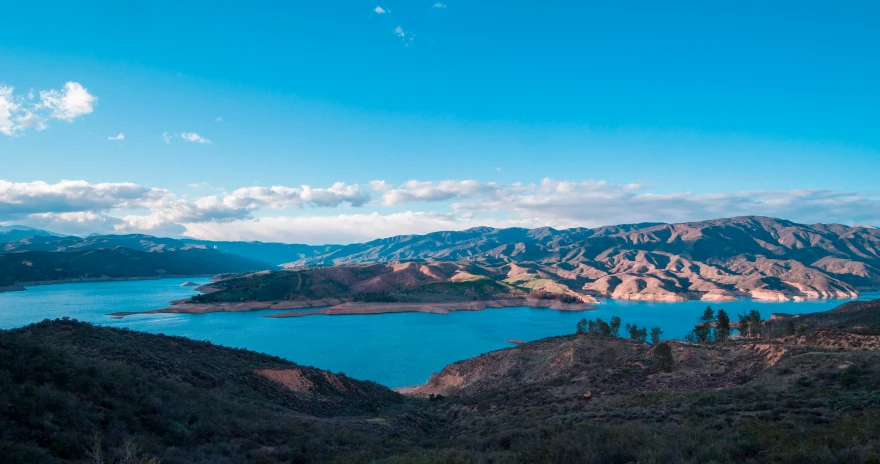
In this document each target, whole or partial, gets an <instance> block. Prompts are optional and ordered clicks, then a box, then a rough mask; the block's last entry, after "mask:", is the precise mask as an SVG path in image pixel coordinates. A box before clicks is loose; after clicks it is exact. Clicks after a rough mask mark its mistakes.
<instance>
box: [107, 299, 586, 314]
mask: <svg viewBox="0 0 880 464" xmlns="http://www.w3.org/2000/svg"><path fill="white" fill-rule="evenodd" d="M187 301H188V300H179V301H174V302H172V303H171V306H170V307H168V308H162V309H154V310H152V311H143V312H118V313H111V314H109V315H110V316H113V317H125V316H133V315H136V314H163V313H170V314H181V313H182V314H207V313H217V312H245V311H260V310H274V311H283V310H304V309H311V308H315V309H313V310H312V311H292V312H287V313H281V314H273V315H270V316H266V317H270V318H286V317H303V316H312V315H327V316H342V315H368V314H389V313H413V312H418V313H430V314H449V313H451V312H453V311H480V310H483V309H486V308H512V307H517V306H528V307H533V308H547V309H554V310H557V311H590V310H594V309H596V307H595V306H593V305H591V304H586V303H563V302H561V301H556V300H538V299H526V298H519V299H508V300H485V301H463V302H446V303H359V302H351V301H343V300H339V299H335V298H325V299H321V300H302V301H282V302H274V303H270V302H259V301H249V302H243V303H207V304H203V303H188V302H187Z"/></svg>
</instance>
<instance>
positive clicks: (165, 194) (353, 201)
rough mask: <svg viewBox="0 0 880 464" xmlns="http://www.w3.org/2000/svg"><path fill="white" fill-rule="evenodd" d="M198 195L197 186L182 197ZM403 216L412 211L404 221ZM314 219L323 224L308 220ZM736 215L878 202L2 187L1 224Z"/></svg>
mask: <svg viewBox="0 0 880 464" xmlns="http://www.w3.org/2000/svg"><path fill="white" fill-rule="evenodd" d="M200 185H201V186H203V185H205V184H194V185H190V187H192V188H196V187H199V186H200ZM404 205H408V206H410V207H409V208H407V209H408V211H404V212H401V211H400V210H399V208H401V207H403V206H404ZM415 205H430V211H418V210H417V209H418V208H415V207H414V206H415ZM333 208H341V209H343V210H342V211H341V212H342V213H343V214H337V215H329V216H328V215H326V211H327V210H329V209H333ZM348 208H364V209H365V210H361V211H364V212H363V213H358V214H351V212H350V211H345V209H348ZM367 208H369V209H367ZM317 209H322V210H324V211H325V213H317V212H316V210H317ZM740 215H765V216H775V217H781V218H785V219H790V220H794V221H797V222H805V223H814V222H826V223H827V222H838V223H843V224H850V225H855V224H875V225H877V224H880V193H878V192H846V191H830V190H788V191H783V190H764V191H743V192H720V193H705V194H695V193H692V192H676V193H655V192H652V191H651V190H650V189H649V188H648V187H645V186H643V185H641V184H638V183H632V184H611V183H608V182H605V181H595V180H581V181H566V180H558V179H549V178H548V179H543V180H541V181H540V182H537V183H529V184H523V183H510V184H504V183H496V182H479V181H475V180H446V181H417V180H413V181H409V182H405V183H403V184H400V185H397V186H394V185H391V184H389V183H388V182H385V181H373V182H370V183H369V186H364V187H361V186H360V185H358V184H346V183H343V182H337V183H335V184H333V185H331V186H329V187H311V186H307V185H302V186H299V187H287V186H272V187H262V186H252V187H243V188H239V189H236V190H233V191H231V192H224V193H218V194H215V195H208V196H202V197H199V198H196V199H188V198H186V197H181V196H178V195H176V194H175V193H174V192H171V191H168V190H164V189H159V188H149V187H145V186H141V185H137V184H132V183H124V182H122V183H96V184H92V183H88V182H86V181H61V182H58V183H55V184H50V183H46V182H39V181H37V182H29V183H13V182H8V181H2V180H0V223H2V222H9V221H18V222H24V223H25V224H28V225H33V226H36V227H40V226H46V227H47V228H50V229H54V230H58V231H60V232H67V233H80V231H85V230H87V229H89V228H90V227H91V228H92V229H91V230H90V231H91V232H106V231H114V232H146V233H152V234H160V235H161V234H171V235H180V234H183V233H186V234H187V235H192V236H199V237H206V238H235V239H243V240H254V239H261V240H276V241H294V242H297V241H298V242H310V243H321V242H329V241H334V242H351V241H360V240H368V239H373V238H378V237H383V236H390V235H398V234H411V233H425V232H430V231H434V230H459V229H464V228H468V227H472V226H477V225H490V226H498V227H509V226H521V227H540V226H552V227H556V228H566V227H575V226H586V227H594V226H601V225H611V224H621V223H633V222H683V221H693V220H701V219H711V218H719V217H730V216H740ZM65 224H67V225H66V226H65ZM49 225H51V226H52V227H49Z"/></svg>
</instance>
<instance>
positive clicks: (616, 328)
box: [610, 316, 621, 337]
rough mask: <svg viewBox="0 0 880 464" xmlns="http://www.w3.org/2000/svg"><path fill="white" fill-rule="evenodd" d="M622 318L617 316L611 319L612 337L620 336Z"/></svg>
mask: <svg viewBox="0 0 880 464" xmlns="http://www.w3.org/2000/svg"><path fill="white" fill-rule="evenodd" d="M620 322H621V321H620V318H619V317H617V316H612V317H611V324H610V325H611V335H613V336H615V337H619V336H620Z"/></svg>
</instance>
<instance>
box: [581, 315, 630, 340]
mask: <svg viewBox="0 0 880 464" xmlns="http://www.w3.org/2000/svg"><path fill="white" fill-rule="evenodd" d="M615 319H617V324H618V326H617V327H618V329H617V330H620V329H619V327H620V326H619V324H620V318H619V317H616V316H615V317H613V318H611V324H609V323H607V322H605V321H603V320H602V319H599V318H597V319H596V320H595V321H594V320H591V319H581V320H580V321H578V323H577V329H576V331H575V333H576V334H578V335H595V336H600V337H609V336H612V335H614V334H615V333H614V332H615V329H614V323H615Z"/></svg>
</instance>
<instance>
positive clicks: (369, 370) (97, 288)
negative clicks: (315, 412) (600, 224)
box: [0, 279, 880, 387]
mask: <svg viewBox="0 0 880 464" xmlns="http://www.w3.org/2000/svg"><path fill="white" fill-rule="evenodd" d="M187 280H192V281H194V282H197V283H207V280H206V279H162V280H143V281H130V282H100V283H76V284H61V285H46V286H37V287H31V288H29V289H28V290H27V291H24V292H10V293H0V328H3V329H8V328H14V327H21V326H23V325H27V324H30V323H33V322H38V321H40V320H43V319H47V318H49V319H54V318H59V317H70V318H74V319H79V320H81V321H88V322H92V323H95V324H101V325H107V326H114V327H128V328H131V329H135V330H142V331H145V332H152V333H165V334H169V335H182V336H185V337H189V338H194V339H198V340H210V341H211V342H213V343H217V344H220V345H226V346H232V347H238V348H248V349H252V350H256V351H261V352H264V353H270V354H273V355H277V356H281V357H284V358H287V359H289V360H291V361H294V362H297V363H299V364H305V365H312V366H316V367H320V368H322V369H328V370H331V371H333V372H343V373H345V374H348V375H349V376H352V377H355V378H358V379H366V380H374V381H376V382H379V383H382V384H384V385H388V386H391V387H400V386H406V385H416V384H420V383H423V382H424V381H425V380H427V379H428V377H429V376H430V375H431V373H432V372H436V371H439V370H440V369H442V368H443V367H444V366H446V365H447V364H449V363H451V362H455V361H458V360H461V359H465V358H469V357H472V356H476V355H478V354H482V353H485V352H487V351H492V350H496V349H500V348H505V347H509V346H511V345H510V344H509V343H507V342H506V341H505V340H508V339H518V340H525V341H529V340H536V339H539V338H544V337H548V336H553V335H563V334H569V333H572V332H574V329H575V324H576V323H577V321H578V320H580V319H582V318H584V317H586V318H590V319H594V318H596V317H601V318H603V319H605V320H608V319H609V318H610V317H611V316H613V315H617V316H620V317H621V318H622V319H623V322H624V323H627V322H629V323H636V324H638V325H639V326H644V327H660V328H661V329H663V331H664V338H680V337H682V336H683V335H684V334H685V333H687V331H688V330H690V329H691V328H692V327H693V324H694V323H695V322H696V319H697V317H698V316H699V315H700V314H701V313H702V311H703V309H704V308H705V307H706V305H707V304H706V303H705V302H699V301H689V302H683V303H647V302H628V301H614V300H606V301H604V302H603V304H601V305H599V308H600V309H598V310H596V311H589V312H561V311H554V310H551V309H534V308H524V307H522V308H503V309H486V310H483V311H462V312H454V313H452V314H449V315H438V314H421V313H402V314H381V315H372V316H308V317H299V318H288V319H269V318H265V317H261V316H264V315H266V314H271V313H273V311H251V312H244V313H213V314H150V315H138V316H130V317H126V318H124V319H114V318H112V317H109V316H107V314H108V313H111V312H117V311H146V310H150V309H157V308H163V307H166V306H168V303H169V302H171V301H173V300H178V299H182V298H187V297H189V296H192V295H194V294H195V293H196V292H195V290H194V289H193V287H181V286H180V284H181V283H183V282H185V281H187ZM876 298H880V293H870V294H869V293H866V294H863V295H862V296H861V297H860V298H859V299H861V300H865V299H876ZM845 301H847V300H819V301H809V302H798V303H794V302H783V303H771V302H758V301H736V302H725V303H713V304H712V306H713V307H714V308H716V309H717V308H724V309H725V310H727V312H728V313H730V314H731V317H732V318H733V319H735V316H734V315H735V314H738V313H741V312H745V311H747V310H749V309H757V310H759V311H760V312H761V314H762V315H764V316H765V317H766V316H769V315H770V314H771V313H774V312H784V313H794V314H798V313H802V314H805V313H811V312H817V311H827V310H829V309H832V308H834V307H836V306H838V305H840V304H842V303H844V302H845Z"/></svg>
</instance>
